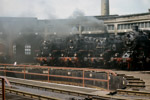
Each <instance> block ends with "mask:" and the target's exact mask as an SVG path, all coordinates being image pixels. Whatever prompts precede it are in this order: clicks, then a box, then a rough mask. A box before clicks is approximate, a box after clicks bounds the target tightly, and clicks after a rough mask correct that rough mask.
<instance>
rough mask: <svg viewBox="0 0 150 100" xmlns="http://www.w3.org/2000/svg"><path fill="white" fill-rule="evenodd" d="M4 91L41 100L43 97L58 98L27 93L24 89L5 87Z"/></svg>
mask: <svg viewBox="0 0 150 100" xmlns="http://www.w3.org/2000/svg"><path fill="white" fill-rule="evenodd" d="M0 88H1V87H0ZM5 91H6V93H12V94H15V95H21V96H25V97H30V98H33V99H38V100H43V99H44V100H60V99H58V98H54V97H49V96H44V95H38V94H34V93H29V92H25V91H19V90H16V89H12V88H5Z"/></svg>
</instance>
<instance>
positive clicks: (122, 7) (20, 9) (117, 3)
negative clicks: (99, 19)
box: [0, 0, 150, 19]
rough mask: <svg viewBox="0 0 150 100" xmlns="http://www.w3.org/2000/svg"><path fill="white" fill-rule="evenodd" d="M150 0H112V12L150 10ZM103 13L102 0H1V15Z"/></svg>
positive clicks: (64, 15)
mask: <svg viewBox="0 0 150 100" xmlns="http://www.w3.org/2000/svg"><path fill="white" fill-rule="evenodd" d="M149 8H150V0H110V14H119V15H125V14H133V13H143V12H148V9H149ZM77 13H79V14H82V15H86V16H96V15H100V14H101V0H0V16H1V17H38V18H39V19H52V18H68V17H70V16H73V15H76V14H77Z"/></svg>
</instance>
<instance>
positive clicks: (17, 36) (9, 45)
mask: <svg viewBox="0 0 150 100" xmlns="http://www.w3.org/2000/svg"><path fill="white" fill-rule="evenodd" d="M101 7H102V8H101V10H102V11H101V16H84V18H90V17H91V18H96V19H97V21H98V20H99V21H101V20H102V21H103V23H104V25H106V30H107V32H108V33H110V34H123V33H125V32H128V31H131V30H132V29H131V27H132V26H133V25H138V26H139V28H140V29H142V30H150V12H146V13H139V14H130V15H109V0H102V6H101ZM66 22H67V23H66ZM68 22H69V23H68ZM59 23H65V24H64V25H63V24H62V26H65V25H67V27H68V26H69V28H71V29H73V28H74V27H75V28H76V29H75V30H76V31H75V33H78V34H101V33H105V31H102V30H101V28H100V27H97V26H96V27H94V26H92V25H89V26H86V27H85V26H84V28H82V27H83V26H82V25H81V24H79V23H78V22H76V23H72V20H71V19H55V20H39V19H37V18H32V17H31V18H30V17H25V18H24V17H0V48H2V47H3V46H4V47H5V48H3V49H1V50H0V54H1V55H2V54H3V55H6V54H8V55H9V56H10V58H12V57H13V58H15V59H14V61H15V60H16V61H20V62H21V61H23V62H30V61H33V58H34V56H35V51H36V49H37V48H38V44H39V43H40V42H41V41H42V40H43V39H44V38H45V37H47V36H46V34H49V33H50V34H56V31H57V28H56V27H57V25H56V24H59ZM65 28H66V27H65ZM59 29H61V26H59ZM62 29H64V28H62ZM61 32H62V31H61ZM67 32H68V33H70V32H71V31H70V32H69V31H67ZM26 37H27V38H26ZM29 37H30V38H29ZM33 41H34V43H36V45H35V44H34V43H33ZM1 44H3V45H1ZM18 49H19V50H18ZM20 49H21V51H20ZM4 51H5V53H2V52H4ZM14 61H13V62H14Z"/></svg>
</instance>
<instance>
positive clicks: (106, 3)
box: [101, 0, 109, 16]
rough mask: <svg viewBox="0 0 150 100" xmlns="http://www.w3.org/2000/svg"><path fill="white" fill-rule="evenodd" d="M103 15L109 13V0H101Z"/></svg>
mask: <svg viewBox="0 0 150 100" xmlns="http://www.w3.org/2000/svg"><path fill="white" fill-rule="evenodd" d="M101 15H102V16H108V15H109V0H101Z"/></svg>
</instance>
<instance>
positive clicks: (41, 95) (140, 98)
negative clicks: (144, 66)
mask: <svg viewBox="0 0 150 100" xmlns="http://www.w3.org/2000/svg"><path fill="white" fill-rule="evenodd" d="M24 66H25V65H24ZM9 67H10V66H9ZM3 68H4V66H3V67H1V70H0V71H1V72H2V71H4V72H5V74H6V75H8V76H9V74H8V73H10V72H9V70H10V69H9V70H8V68H6V67H5V68H6V69H7V70H2V69H3ZM12 68H13V67H12ZM13 69H14V68H13ZM15 69H16V68H15ZM103 70H104V69H103ZM11 72H13V71H11ZM22 72H25V71H22ZM109 72H110V70H109ZM111 72H114V73H116V75H117V76H119V77H123V79H125V80H126V81H123V84H125V87H122V88H120V89H117V88H116V89H109V88H111V85H110V86H109V88H106V89H104V88H100V87H95V88H93V87H88V85H86V86H85V85H84V86H82V85H80V86H79V85H78V86H75V85H74V84H71V85H67V83H71V82H66V83H65V84H64V83H63V82H58V81H57V82H56V81H52V80H51V79H50V80H49V82H47V81H43V80H42V81H39V80H36V79H34V80H29V79H23V78H22V79H21V78H14V77H6V78H7V80H8V81H9V82H10V85H11V86H10V85H9V86H8V85H7V84H6V85H5V92H6V96H5V97H6V100H25V99H27V100H36V99H37V100H133V99H136V100H149V99H150V80H149V75H150V72H149V71H122V70H111ZM84 73H86V71H85V72H84ZM3 74H4V73H3ZM26 74H27V71H26ZM32 74H33V73H32ZM26 76H27V75H26ZM117 76H116V77H117ZM50 78H51V77H50ZM87 79H88V78H87ZM85 80H86V78H85ZM85 80H84V81H85ZM94 81H97V80H94ZM109 81H111V80H109ZM85 82H86V81H85ZM116 84H117V83H116ZM1 96H2V94H1Z"/></svg>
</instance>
